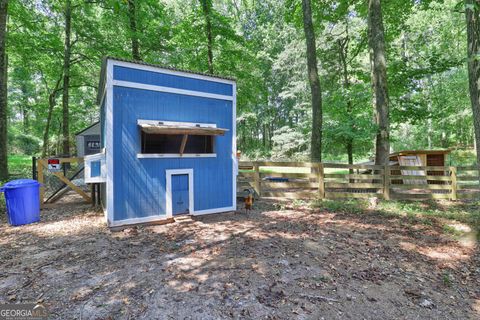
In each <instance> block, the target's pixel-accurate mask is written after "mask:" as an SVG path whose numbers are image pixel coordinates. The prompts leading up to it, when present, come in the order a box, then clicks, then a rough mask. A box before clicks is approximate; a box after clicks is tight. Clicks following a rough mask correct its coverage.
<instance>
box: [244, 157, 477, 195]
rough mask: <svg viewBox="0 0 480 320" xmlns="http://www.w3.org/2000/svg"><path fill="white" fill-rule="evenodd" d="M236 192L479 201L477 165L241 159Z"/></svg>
mask: <svg viewBox="0 0 480 320" xmlns="http://www.w3.org/2000/svg"><path fill="white" fill-rule="evenodd" d="M239 168H240V171H239V174H238V178H237V185H238V191H239V192H242V191H243V190H244V189H246V188H253V189H254V190H255V192H256V193H257V195H258V196H261V197H283V198H287V199H308V198H327V199H336V198H371V197H378V198H383V199H386V200H390V199H408V200H416V199H418V200H422V199H450V200H458V199H480V183H479V181H480V178H479V173H480V172H479V167H478V166H458V167H447V166H445V167H443V166H442V167H439V166H377V165H348V164H337V163H309V162H240V163H239Z"/></svg>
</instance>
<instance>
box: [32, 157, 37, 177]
mask: <svg viewBox="0 0 480 320" xmlns="http://www.w3.org/2000/svg"><path fill="white" fill-rule="evenodd" d="M32 179H33V180H37V157H35V156H33V157H32Z"/></svg>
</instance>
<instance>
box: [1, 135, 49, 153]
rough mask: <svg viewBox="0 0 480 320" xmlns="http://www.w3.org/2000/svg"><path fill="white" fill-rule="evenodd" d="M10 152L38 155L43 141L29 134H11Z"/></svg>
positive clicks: (9, 138) (9, 137)
mask: <svg viewBox="0 0 480 320" xmlns="http://www.w3.org/2000/svg"><path fill="white" fill-rule="evenodd" d="M8 140H9V144H8V147H9V149H10V150H9V152H10V153H15V154H27V155H36V154H38V153H39V152H40V147H41V144H42V141H41V140H40V139H39V138H37V137H35V136H33V135H29V134H25V133H21V132H20V133H13V132H11V131H10V132H9V134H8Z"/></svg>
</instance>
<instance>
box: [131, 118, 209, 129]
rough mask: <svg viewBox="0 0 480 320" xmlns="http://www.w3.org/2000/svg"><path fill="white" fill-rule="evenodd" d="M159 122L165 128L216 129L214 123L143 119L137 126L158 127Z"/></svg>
mask: <svg viewBox="0 0 480 320" xmlns="http://www.w3.org/2000/svg"><path fill="white" fill-rule="evenodd" d="M159 122H161V123H162V124H164V125H167V126H188V127H197V125H198V126H200V128H216V127H217V125H216V124H215V123H201V122H179V121H165V120H143V119H138V120H137V124H138V125H141V124H150V125H154V126H155V125H158V124H159Z"/></svg>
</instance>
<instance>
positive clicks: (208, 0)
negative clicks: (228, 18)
mask: <svg viewBox="0 0 480 320" xmlns="http://www.w3.org/2000/svg"><path fill="white" fill-rule="evenodd" d="M200 2H201V4H202V9H203V15H204V16H205V33H206V34H207V54H208V73H210V74H213V52H212V47H213V37H212V22H211V17H210V14H211V11H212V0H200Z"/></svg>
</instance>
